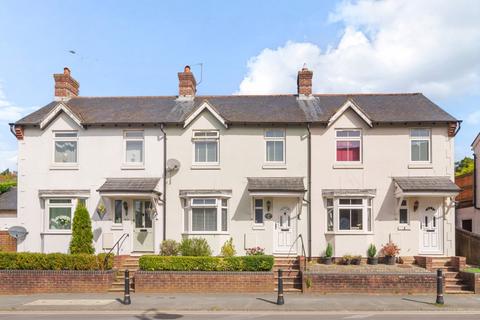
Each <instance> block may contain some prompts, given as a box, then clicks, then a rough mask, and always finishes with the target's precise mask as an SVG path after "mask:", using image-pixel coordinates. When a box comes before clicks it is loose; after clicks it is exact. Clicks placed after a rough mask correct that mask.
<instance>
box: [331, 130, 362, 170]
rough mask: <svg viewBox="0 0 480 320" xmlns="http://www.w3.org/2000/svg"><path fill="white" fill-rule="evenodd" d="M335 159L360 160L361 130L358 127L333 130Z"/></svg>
mask: <svg viewBox="0 0 480 320" xmlns="http://www.w3.org/2000/svg"><path fill="white" fill-rule="evenodd" d="M335 161H336V162H341V163H361V162H362V131H361V130H359V129H338V130H335Z"/></svg>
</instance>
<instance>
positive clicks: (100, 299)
mask: <svg viewBox="0 0 480 320" xmlns="http://www.w3.org/2000/svg"><path fill="white" fill-rule="evenodd" d="M122 298H123V296H122V295H121V294H120V295H119V294H35V295H23V296H0V311H95V312H132V311H133V312H135V313H137V314H139V312H140V313H141V312H143V311H145V310H149V311H150V312H167V313H169V312H173V311H175V312H173V313H176V312H177V311H190V312H192V311H209V312H222V311H241V312H247V311H250V312H251V311H255V312H272V311H273V312H276V311H281V312H285V311H288V312H293V311H295V312H298V311H310V312H359V311H363V312H385V311H388V312H400V311H401V312H405V311H409V312H418V311H432V312H442V313H443V312H445V311H470V312H472V311H475V312H478V313H479V314H480V295H468V294H467V295H445V305H444V306H437V305H435V303H434V302H435V296H433V295H406V296H400V295H302V294H286V296H285V305H283V306H278V305H276V304H275V302H276V295H275V294H244V295H239V294H216V295H215V294H204V295H198V294H175V295H173V294H138V293H137V294H132V304H131V305H123V304H122V303H121V302H122ZM160 319H161V318H160ZM478 319H480V316H479V317H478Z"/></svg>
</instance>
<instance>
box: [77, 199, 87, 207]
mask: <svg viewBox="0 0 480 320" xmlns="http://www.w3.org/2000/svg"><path fill="white" fill-rule="evenodd" d="M78 204H79V205H81V206H84V207H86V206H87V200H85V199H78Z"/></svg>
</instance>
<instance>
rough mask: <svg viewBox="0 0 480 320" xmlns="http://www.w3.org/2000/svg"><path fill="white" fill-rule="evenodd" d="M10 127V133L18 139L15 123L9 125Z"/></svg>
mask: <svg viewBox="0 0 480 320" xmlns="http://www.w3.org/2000/svg"><path fill="white" fill-rule="evenodd" d="M8 125H9V126H10V132H11V133H12V134H13V136H14V137H15V138H17V134H16V133H15V123H9V124H8Z"/></svg>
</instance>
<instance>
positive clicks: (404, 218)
mask: <svg viewBox="0 0 480 320" xmlns="http://www.w3.org/2000/svg"><path fill="white" fill-rule="evenodd" d="M398 221H399V223H400V224H404V225H405V224H410V216H409V212H408V201H407V200H402V203H401V204H400V210H399V217H398Z"/></svg>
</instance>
